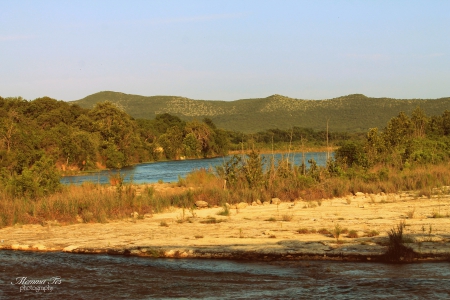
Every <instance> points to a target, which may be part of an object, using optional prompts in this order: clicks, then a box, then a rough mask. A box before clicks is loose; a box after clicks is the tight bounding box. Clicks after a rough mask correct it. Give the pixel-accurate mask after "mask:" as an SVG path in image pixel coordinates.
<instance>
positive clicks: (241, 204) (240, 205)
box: [236, 202, 248, 209]
mask: <svg viewBox="0 0 450 300" xmlns="http://www.w3.org/2000/svg"><path fill="white" fill-rule="evenodd" d="M247 206H248V203H246V202H240V203H238V204H236V208H238V209H242V208H246V207H247Z"/></svg>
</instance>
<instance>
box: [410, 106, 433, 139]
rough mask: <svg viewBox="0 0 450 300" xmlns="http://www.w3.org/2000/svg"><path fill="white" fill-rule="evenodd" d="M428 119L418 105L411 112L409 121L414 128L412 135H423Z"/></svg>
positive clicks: (420, 136) (419, 136)
mask: <svg viewBox="0 0 450 300" xmlns="http://www.w3.org/2000/svg"><path fill="white" fill-rule="evenodd" d="M428 122H429V119H428V117H427V116H426V114H425V111H424V110H423V109H421V108H420V107H419V106H417V108H416V109H415V110H414V111H413V112H412V114H411V123H412V125H413V128H414V136H415V137H418V138H423V137H425V132H426V127H427V125H428Z"/></svg>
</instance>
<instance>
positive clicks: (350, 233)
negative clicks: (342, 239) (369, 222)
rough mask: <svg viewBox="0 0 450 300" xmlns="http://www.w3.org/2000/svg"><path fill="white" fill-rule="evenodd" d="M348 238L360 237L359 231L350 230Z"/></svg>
mask: <svg viewBox="0 0 450 300" xmlns="http://www.w3.org/2000/svg"><path fill="white" fill-rule="evenodd" d="M347 237H348V238H351V239H356V238H358V237H359V235H358V232H357V231H356V230H350V231H349V232H348V234H347Z"/></svg>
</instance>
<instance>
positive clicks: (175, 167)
mask: <svg viewBox="0 0 450 300" xmlns="http://www.w3.org/2000/svg"><path fill="white" fill-rule="evenodd" d="M282 155H283V154H275V155H274V158H275V161H278V160H279V159H280V158H281V157H282ZM262 156H263V158H264V159H265V161H266V162H268V161H269V160H270V158H271V156H272V155H271V154H263V155H262ZM230 157H231V156H227V157H217V158H209V159H192V160H177V161H161V162H152V163H143V164H138V165H135V166H132V167H127V168H123V169H120V170H104V171H100V172H94V173H89V174H86V175H81V176H65V177H63V178H62V179H61V183H63V184H81V183H83V182H93V183H99V184H106V183H109V177H110V176H111V174H116V173H118V172H120V174H121V175H122V176H124V181H125V183H128V182H130V181H132V182H133V183H153V182H158V181H160V180H162V181H164V182H176V181H178V176H181V177H184V178H185V177H186V175H187V174H188V173H190V172H192V171H193V170H199V169H202V168H204V169H210V168H212V169H213V170H214V169H215V168H214V167H215V166H219V165H222V164H223V163H224V162H225V161H227V160H228V159H230ZM302 157H303V156H302V153H291V155H290V160H291V161H292V162H293V163H294V164H295V165H300V164H301V163H302V160H303V159H302ZM309 159H314V160H315V161H316V162H317V164H318V165H321V166H324V165H325V164H326V159H327V153H326V152H308V153H305V162H306V165H307V166H309V164H308V160H309Z"/></svg>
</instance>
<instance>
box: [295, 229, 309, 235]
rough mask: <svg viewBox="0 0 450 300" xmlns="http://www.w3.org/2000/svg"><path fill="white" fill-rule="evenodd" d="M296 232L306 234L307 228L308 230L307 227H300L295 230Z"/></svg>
mask: <svg viewBox="0 0 450 300" xmlns="http://www.w3.org/2000/svg"><path fill="white" fill-rule="evenodd" d="M297 232H298V233H300V234H307V233H309V230H308V228H300V229H298V230H297Z"/></svg>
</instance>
